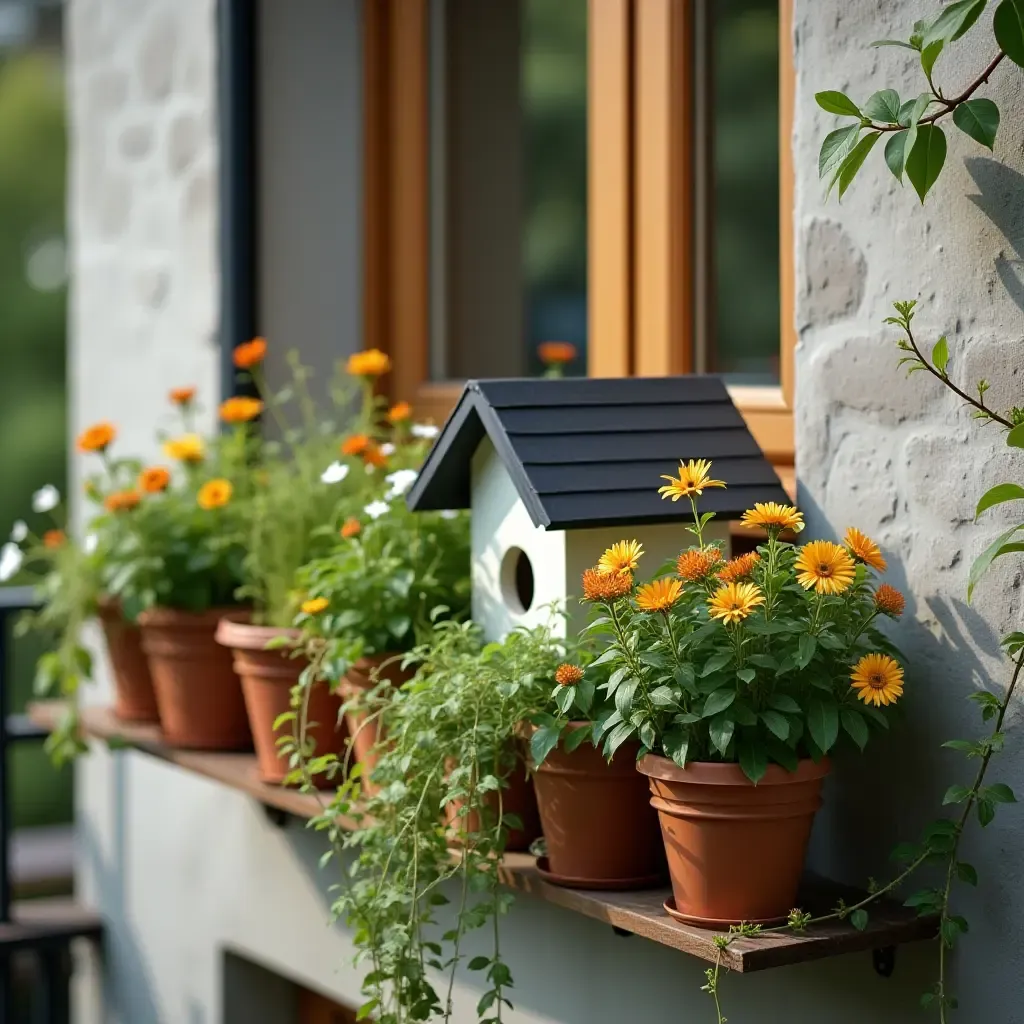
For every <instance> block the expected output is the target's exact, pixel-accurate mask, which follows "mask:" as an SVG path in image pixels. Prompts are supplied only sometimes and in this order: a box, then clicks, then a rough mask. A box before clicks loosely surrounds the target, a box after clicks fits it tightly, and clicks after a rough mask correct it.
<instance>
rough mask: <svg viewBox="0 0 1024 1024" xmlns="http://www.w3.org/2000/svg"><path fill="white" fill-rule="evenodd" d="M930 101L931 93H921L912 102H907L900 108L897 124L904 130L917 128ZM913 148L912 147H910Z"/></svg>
mask: <svg viewBox="0 0 1024 1024" xmlns="http://www.w3.org/2000/svg"><path fill="white" fill-rule="evenodd" d="M931 101H932V96H931V93H928V92H923V93H921V94H920V95H919V96H917V97H915V98H914V99H912V100H907V101H906V102H905V103H904V104H903V106H901V107H900V119H899V123H900V124H901V125H903V126H904V127H906V128H915V127H917V123H918V121H920V120H921V118H922V116H923V115H924V112H925V111H926V110H927V109H928V104H930V103H931ZM910 148H911V149H912V148H913V147H912V146H911V147H910Z"/></svg>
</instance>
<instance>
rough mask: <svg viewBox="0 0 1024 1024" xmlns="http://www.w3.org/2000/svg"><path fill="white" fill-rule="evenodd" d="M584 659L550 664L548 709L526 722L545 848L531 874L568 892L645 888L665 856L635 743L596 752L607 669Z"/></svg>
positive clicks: (658, 875) (608, 711)
mask: <svg viewBox="0 0 1024 1024" xmlns="http://www.w3.org/2000/svg"><path fill="white" fill-rule="evenodd" d="M598 628H600V624H599V625H598ZM586 660H587V659H586V657H585V656H584V655H583V652H579V654H578V655H577V657H576V658H575V659H573V660H571V661H568V662H563V663H562V664H560V665H559V666H558V668H557V669H556V670H555V688H554V691H553V692H552V693H551V695H550V698H549V703H550V705H551V709H550V710H545V711H542V712H541V713H539V714H537V715H534V716H533V717H532V723H533V730H532V736H531V739H530V756H531V767H532V769H533V772H534V786H535V788H536V793H537V806H538V809H539V812H540V820H541V825H542V828H543V832H544V847H545V849H544V855H543V856H541V857H539V858H538V859H537V869H538V871H539V872H540V874H541V875H542V876H543V878H544V879H545V880H546V881H548V882H551V883H552V884H554V885H565V886H568V887H569V888H573V889H613V890H618V891H622V890H626V889H646V888H651V887H652V886H657V885H660V884H661V882H662V881H663V880H664V878H665V854H664V850H663V848H662V843H661V833H660V831H659V829H658V817H657V814H656V813H655V810H654V808H653V807H652V806H651V803H650V799H649V794H648V788H647V780H646V779H645V778H644V777H643V776H642V775H640V774H639V773H638V772H637V771H636V760H637V756H638V754H639V751H640V743H639V741H638V740H627V741H626V742H625V743H623V744H622V746H620V747H619V748H618V749H617V750H616V751H615V752H614V753H613V754H612V756H611V757H610V758H606V757H605V756H604V754H603V753H602V752H601V737H602V736H603V735H604V733H605V731H606V730H605V722H606V721H607V720H608V719H609V718H610V717H611V716H612V715H613V714H615V711H616V708H615V704H614V702H613V701H612V700H611V699H610V698H609V697H608V680H609V671H608V667H607V665H596V666H595V665H593V664H590V665H586ZM584 665H586V667H584Z"/></svg>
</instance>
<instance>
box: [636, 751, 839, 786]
mask: <svg viewBox="0 0 1024 1024" xmlns="http://www.w3.org/2000/svg"><path fill="white" fill-rule="evenodd" d="M831 769H832V762H831V761H830V760H829V759H828V758H827V757H823V758H822V759H821V760H820V761H818V762H815V761H813V760H812V759H811V758H809V757H803V758H801V759H800V763H799V764H798V765H797V769H796V771H794V772H790V771H787V770H786V769H785V768H783V767H782V765H779V764H770V765H768V769H767V771H766V772H765V773H764V776H763V777H762V778H761V780H760V782H758V783H757V784H756V785H758V786H780V785H782V786H784V785H787V784H791V783H799V782H810V781H812V780H815V779H823V778H824V777H825V776H826V775H828V773H829V772H830V771H831ZM636 770H637V771H638V772H640V773H641V774H642V775H646V776H648V778H652V779H659V780H661V781H664V782H684V783H691V784H693V785H698V786H751V787H753V786H754V785H755V783H753V782H751V781H750V779H748V778H747V776H746V775H745V774H744V773H743V769H742V768H741V767H740V766H739V764H738V763H736V762H732V761H691V762H690V763H689V764H687V766H686V767H685V768H680V767H679V765H677V764H676V763H675V761H672V760H670V759H669V758H667V757H663V756H661V755H660V754H645V755H644V756H643V757H642V758H640V760H639V761H637V763H636Z"/></svg>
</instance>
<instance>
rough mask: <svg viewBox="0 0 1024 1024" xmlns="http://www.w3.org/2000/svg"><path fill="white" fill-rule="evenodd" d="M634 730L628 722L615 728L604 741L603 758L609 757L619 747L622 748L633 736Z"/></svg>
mask: <svg viewBox="0 0 1024 1024" xmlns="http://www.w3.org/2000/svg"><path fill="white" fill-rule="evenodd" d="M634 731H635V729H634V727H633V725H632V723H630V722H621V723H620V724H619V725H617V726H615V728H614V729H612V731H611V732H610V733H608V735H607V737H605V741H604V752H605V756H607V757H611V756H612V754H614V753H615V751H616V750H618V749H619V747H621V746H622V744H623V743H625V742H626V740H628V739H629V737H630V736H632V735H633V733H634Z"/></svg>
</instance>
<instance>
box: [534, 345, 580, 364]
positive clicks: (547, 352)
mask: <svg viewBox="0 0 1024 1024" xmlns="http://www.w3.org/2000/svg"><path fill="white" fill-rule="evenodd" d="M537 355H538V357H539V358H540V361H541V362H542V363H543V364H544V365H545V366H561V365H563V364H564V363H571V362H572V361H573V360H574V359H575V358H576V346H575V345H574V344H572V342H570V341H543V342H541V343H540V344H539V345H538V346H537Z"/></svg>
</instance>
